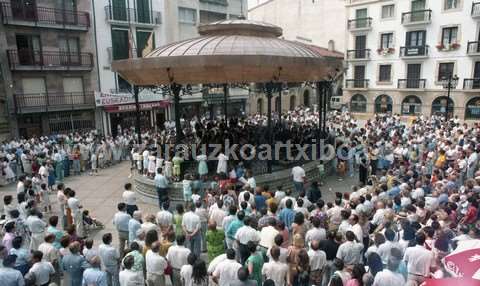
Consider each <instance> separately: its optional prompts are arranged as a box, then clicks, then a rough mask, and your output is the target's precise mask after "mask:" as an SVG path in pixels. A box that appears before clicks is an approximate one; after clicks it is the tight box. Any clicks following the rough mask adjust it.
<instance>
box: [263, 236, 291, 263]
mask: <svg viewBox="0 0 480 286" xmlns="http://www.w3.org/2000/svg"><path fill="white" fill-rule="evenodd" d="M282 244H283V236H282V235H281V234H280V233H279V234H277V236H275V245H274V246H276V247H278V248H279V249H280V257H279V258H278V260H279V261H280V262H282V263H287V258H288V254H289V252H290V251H289V250H288V249H287V248H283V247H282ZM274 246H272V247H270V248H269V249H268V250H267V257H268V258H269V259H272V255H271V253H270V252H271V250H272V248H273V247H274Z"/></svg>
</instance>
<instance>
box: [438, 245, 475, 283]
mask: <svg viewBox="0 0 480 286" xmlns="http://www.w3.org/2000/svg"><path fill="white" fill-rule="evenodd" d="M443 264H444V265H445V269H446V270H447V271H448V272H450V274H452V276H454V277H465V278H472V277H474V278H477V275H478V274H477V275H476V273H477V272H478V271H479V269H480V240H465V241H460V242H459V244H458V246H457V248H456V249H455V251H453V252H452V253H451V254H449V255H447V256H445V257H444V258H443ZM462 286H464V285H462Z"/></svg>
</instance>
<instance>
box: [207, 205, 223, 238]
mask: <svg viewBox="0 0 480 286" xmlns="http://www.w3.org/2000/svg"><path fill="white" fill-rule="evenodd" d="M216 206H217V207H214V206H211V207H210V209H209V213H208V216H209V218H208V219H209V220H210V221H212V220H213V221H214V222H215V223H216V225H217V229H219V230H220V229H221V228H222V224H223V219H224V218H225V217H226V216H227V212H226V211H224V210H223V201H222V200H221V199H218V200H217V203H216Z"/></svg>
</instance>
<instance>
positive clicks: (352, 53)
mask: <svg viewBox="0 0 480 286" xmlns="http://www.w3.org/2000/svg"><path fill="white" fill-rule="evenodd" d="M347 60H349V61H367V60H370V49H360V50H348V51H347Z"/></svg>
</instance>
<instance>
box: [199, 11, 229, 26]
mask: <svg viewBox="0 0 480 286" xmlns="http://www.w3.org/2000/svg"><path fill="white" fill-rule="evenodd" d="M225 19H227V14H223V13H217V12H211V11H203V10H201V11H200V24H208V23H212V22H216V21H221V20H225Z"/></svg>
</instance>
